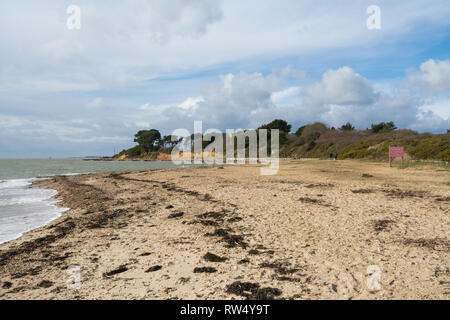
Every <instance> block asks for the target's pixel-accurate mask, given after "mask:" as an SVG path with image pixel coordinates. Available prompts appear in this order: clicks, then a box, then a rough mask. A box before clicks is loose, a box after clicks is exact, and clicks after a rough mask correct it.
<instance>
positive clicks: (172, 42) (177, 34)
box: [0, 0, 450, 158]
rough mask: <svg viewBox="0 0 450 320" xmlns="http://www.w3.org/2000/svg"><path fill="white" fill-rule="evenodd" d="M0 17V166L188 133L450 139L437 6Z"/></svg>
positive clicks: (88, 11) (94, 11)
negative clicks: (323, 129) (350, 129)
mask: <svg viewBox="0 0 450 320" xmlns="http://www.w3.org/2000/svg"><path fill="white" fill-rule="evenodd" d="M69 5H77V6H78V7H79V8H80V10H81V11H80V17H81V28H80V29H79V30H78V29H75V30H69V29H68V28H67V26H66V23H67V19H68V18H69V17H70V14H68V13H67V12H66V10H67V7H68V6H69ZM370 5H377V6H378V7H379V8H380V17H381V29H379V30H369V29H368V28H367V25H366V21H367V19H368V18H369V16H370V14H367V12H366V10H367V8H368V7H369V6H370ZM0 12H2V13H3V14H4V15H3V17H2V19H0V28H1V29H2V30H7V32H2V33H0V49H1V50H0V61H2V62H1V68H0V157H8V158H14V157H20V158H21V157H49V156H51V157H69V156H84V155H111V154H112V152H113V150H114V149H116V150H122V149H124V148H128V147H131V146H133V142H132V141H133V135H134V133H135V132H137V131H138V130H141V129H149V128H157V129H159V130H161V131H162V132H163V133H164V134H170V133H171V132H172V130H175V129H177V128H186V129H188V130H191V131H192V130H193V122H194V120H202V121H203V123H204V125H203V128H204V129H205V130H206V129H207V128H217V129H221V130H225V129H227V128H229V129H237V128H254V127H257V126H258V125H260V124H262V123H266V122H269V121H271V120H273V119H275V118H282V119H285V120H287V121H289V122H290V123H291V124H292V125H293V128H294V129H296V128H297V127H298V126H300V125H303V124H305V123H309V122H313V121H322V122H325V123H327V124H328V125H330V126H340V125H342V124H343V123H345V122H347V121H350V122H352V123H353V124H354V125H355V126H356V127H357V128H366V127H368V126H370V124H371V123H375V122H380V121H390V120H394V121H395V122H396V124H397V125H398V126H399V127H402V128H411V129H414V130H418V131H421V132H423V131H429V132H436V133H439V132H446V130H447V129H450V120H449V116H450V97H449V92H450V19H448V17H449V16H450V4H449V3H448V1H446V0H444V1H439V0H434V1H426V0H423V1H417V0H416V1H415V0H410V1H403V0H399V1H377V0H371V1H364V0H361V1H350V0H348V1H347V0H344V1H324V0H322V1H317V0H316V1H309V0H308V1H297V0H281V1H276V2H274V1H255V0H245V1H237V0H227V1H225V0H224V1H220V0H191V1H183V0H170V1H162V0H161V1H160V0H147V1H144V0H133V1H131V0H130V1H118V0H110V1H106V2H103V1H102V2H100V1H97V2H95V1H87V0H73V1H70V2H66V1H57V0H54V1H50V0H44V1H39V3H37V2H31V1H29V2H25V1H21V2H19V1H11V0H5V1H2V2H1V3H0Z"/></svg>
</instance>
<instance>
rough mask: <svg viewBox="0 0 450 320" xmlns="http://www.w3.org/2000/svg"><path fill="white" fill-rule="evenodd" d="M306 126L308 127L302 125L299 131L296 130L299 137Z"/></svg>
mask: <svg viewBox="0 0 450 320" xmlns="http://www.w3.org/2000/svg"><path fill="white" fill-rule="evenodd" d="M305 128H306V126H302V127H300V128H298V129H297V131H295V135H296V136H297V137H301V135H302V133H303V130H304V129H305Z"/></svg>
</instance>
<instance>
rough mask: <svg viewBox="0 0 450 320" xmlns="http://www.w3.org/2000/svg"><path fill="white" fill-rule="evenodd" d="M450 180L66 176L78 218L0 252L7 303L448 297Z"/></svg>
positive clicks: (424, 176)
mask: <svg viewBox="0 0 450 320" xmlns="http://www.w3.org/2000/svg"><path fill="white" fill-rule="evenodd" d="M449 181H450V175H449V171H448V169H445V168H442V167H439V166H428V167H424V166H412V167H410V168H406V169H399V168H389V166H388V165H387V164H386V163H375V162H364V161H318V160H302V161H300V160H298V161H294V160H290V161H287V160H286V161H282V163H281V166H280V171H279V173H278V174H277V175H274V176H261V175H260V170H259V167H258V166H224V167H219V166H214V167H191V168H182V169H170V170H154V171H134V172H116V173H101V174H87V175H78V176H62V177H57V178H55V179H51V180H47V181H43V182H39V184H41V185H45V186H47V187H49V188H53V189H56V190H58V192H59V195H58V197H59V198H60V199H61V200H62V201H61V205H62V206H64V207H68V208H70V210H69V211H66V212H64V213H63V215H62V217H61V218H59V219H57V220H55V221H54V222H52V223H51V224H49V225H47V226H45V227H41V228H39V229H36V230H33V231H31V232H28V233H26V234H25V235H24V236H23V237H21V238H19V239H17V240H14V241H11V242H8V243H5V244H2V245H0V274H1V283H0V299H247V298H249V299H270V298H276V299H445V300H448V299H449V297H450V262H449V258H450V253H449V252H450V238H449V230H450V216H449V213H450V210H449V203H450V186H449ZM69 267H70V268H69ZM74 267H75V268H78V269H77V270H79V275H80V282H79V285H80V286H79V287H78V288H73V287H69V288H68V287H67V283H68V279H69V277H70V276H71V275H72V274H71V273H70V272H71V271H70V270H73V268H74ZM68 268H69V269H68ZM68 270H69V271H68ZM373 279H378V280H376V281H375V282H374V281H373ZM368 284H369V285H368Z"/></svg>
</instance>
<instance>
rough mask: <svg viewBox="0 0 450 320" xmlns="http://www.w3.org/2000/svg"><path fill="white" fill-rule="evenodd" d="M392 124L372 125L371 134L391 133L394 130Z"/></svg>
mask: <svg viewBox="0 0 450 320" xmlns="http://www.w3.org/2000/svg"><path fill="white" fill-rule="evenodd" d="M396 129H397V127H396V126H395V124H394V122H392V121H390V122H380V123H378V124H372V129H371V130H372V132H373V133H382V132H391V131H394V130H396Z"/></svg>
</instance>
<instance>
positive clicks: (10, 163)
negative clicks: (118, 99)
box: [0, 159, 177, 244]
mask: <svg viewBox="0 0 450 320" xmlns="http://www.w3.org/2000/svg"><path fill="white" fill-rule="evenodd" d="M175 167H177V166H176V165H175V164H174V163H172V162H171V161H86V160H83V159H0V244H1V243H4V242H8V241H11V240H14V239H17V238H19V237H20V236H22V235H23V233H25V232H28V231H30V230H33V229H36V228H39V227H41V226H44V225H46V224H48V223H49V222H51V221H53V220H54V219H57V218H58V217H60V216H61V214H62V213H63V212H64V211H66V210H68V208H63V207H61V206H59V205H58V200H56V199H55V196H56V195H57V194H58V192H57V191H56V190H51V189H44V188H39V187H35V186H32V183H33V181H38V180H43V179H48V178H51V177H55V176H60V175H76V174H85V173H96V172H113V171H129V170H150V169H164V168H175Z"/></svg>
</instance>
